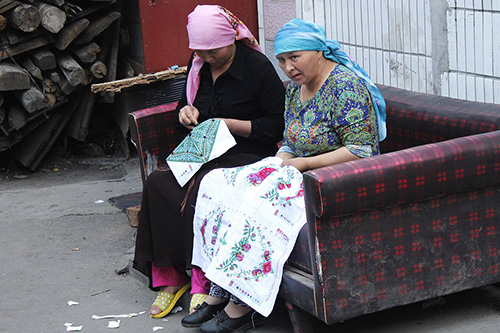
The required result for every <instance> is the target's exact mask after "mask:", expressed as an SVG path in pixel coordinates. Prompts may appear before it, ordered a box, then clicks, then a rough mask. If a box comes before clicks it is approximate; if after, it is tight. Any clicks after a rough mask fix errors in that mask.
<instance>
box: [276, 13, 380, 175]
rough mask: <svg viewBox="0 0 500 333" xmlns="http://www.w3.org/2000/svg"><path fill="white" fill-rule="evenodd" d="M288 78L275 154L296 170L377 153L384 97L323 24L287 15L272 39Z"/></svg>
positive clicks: (277, 56) (304, 169)
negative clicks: (329, 36) (280, 142)
mask: <svg viewBox="0 0 500 333" xmlns="http://www.w3.org/2000/svg"><path fill="white" fill-rule="evenodd" d="M274 49H275V54H276V58H277V59H278V61H279V65H280V67H281V69H282V70H283V72H284V73H285V74H286V75H287V76H288V77H289V78H290V80H291V81H292V82H291V83H290V84H289V85H288V87H287V92H286V102H285V135H284V142H283V145H282V147H281V148H280V150H279V152H278V156H279V157H281V158H282V159H284V163H283V164H284V165H292V166H294V167H296V168H297V169H299V170H300V171H306V170H310V169H314V168H318V167H322V166H327V165H331V164H336V163H341V162H346V161H350V160H354V159H357V158H365V157H369V156H373V155H378V154H379V153H380V152H379V141H381V140H383V139H384V138H385V135H386V127H385V102H384V99H383V97H382V95H381V94H380V91H379V90H378V88H377V87H376V86H375V84H373V82H372V81H371V80H370V78H369V76H368V74H366V72H365V71H364V70H363V68H361V67H360V66H359V65H358V64H357V63H356V62H355V61H354V60H352V59H351V58H350V57H349V56H348V55H347V54H346V53H345V52H344V51H343V50H342V48H341V47H340V45H339V43H338V42H336V41H333V40H327V39H326V36H325V31H324V29H323V28H322V27H321V26H319V25H317V24H315V23H313V22H309V21H305V20H302V19H293V20H291V21H290V22H288V23H286V24H285V25H283V27H282V28H281V29H280V30H279V32H278V34H277V35H276V38H275V41H274Z"/></svg>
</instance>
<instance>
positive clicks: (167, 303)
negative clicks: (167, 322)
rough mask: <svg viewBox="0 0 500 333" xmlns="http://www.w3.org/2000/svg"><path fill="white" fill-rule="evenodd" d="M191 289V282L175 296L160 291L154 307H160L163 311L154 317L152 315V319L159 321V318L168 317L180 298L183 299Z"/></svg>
mask: <svg viewBox="0 0 500 333" xmlns="http://www.w3.org/2000/svg"><path fill="white" fill-rule="evenodd" d="M189 287H191V282H188V283H187V284H186V285H185V286H183V287H182V288H181V289H179V290H178V291H177V292H176V293H175V295H173V294H171V293H167V292H165V291H160V292H159V293H158V296H156V299H155V301H154V303H153V305H156V306H157V307H159V308H160V309H161V312H160V313H158V314H155V315H153V314H152V315H150V316H151V318H154V319H159V318H163V317H165V316H166V315H168V314H169V313H170V311H172V309H173V308H174V306H175V303H177V301H178V300H179V298H181V296H182V295H183V294H184V293H185V292H186V290H188V289H189Z"/></svg>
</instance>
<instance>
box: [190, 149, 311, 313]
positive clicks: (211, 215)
mask: <svg viewBox="0 0 500 333" xmlns="http://www.w3.org/2000/svg"><path fill="white" fill-rule="evenodd" d="M281 163H282V160H281V159H280V158H277V157H269V158H265V159H263V160H261V161H259V162H256V163H253V164H250V165H247V166H243V167H237V168H228V169H215V170H213V171H211V172H210V173H208V174H207V175H206V176H205V177H203V180H202V181H201V184H200V189H199V191H198V198H197V201H196V207H195V216H194V223H193V231H194V246H193V260H192V263H193V265H196V266H199V267H201V269H202V270H203V271H204V272H205V273H206V276H207V278H209V279H210V280H211V281H213V282H215V283H216V284H218V285H219V286H221V287H222V288H224V289H226V290H227V291H229V292H231V293H232V294H233V295H235V296H237V297H238V298H239V299H241V300H242V301H244V302H245V303H246V304H248V305H249V306H250V307H252V308H253V309H254V310H256V311H258V312H259V313H260V314H262V315H264V316H268V315H269V314H270V313H271V311H272V309H273V306H274V302H275V300H276V297H277V294H278V291H279V286H280V283H281V278H282V276H283V265H284V264H285V262H286V260H287V259H288V256H289V255H290V253H291V251H292V249H293V247H294V244H295V241H296V239H297V236H298V234H299V232H300V229H301V228H302V226H303V225H304V224H305V222H306V217H305V210H304V195H303V194H304V191H303V187H302V173H300V172H299V171H298V170H297V169H295V168H294V167H290V166H285V167H281V166H280V165H281Z"/></svg>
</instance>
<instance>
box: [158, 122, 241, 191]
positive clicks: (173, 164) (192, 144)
mask: <svg viewBox="0 0 500 333" xmlns="http://www.w3.org/2000/svg"><path fill="white" fill-rule="evenodd" d="M234 145H236V141H235V139H234V137H233V136H232V135H231V132H229V129H228V128H227V125H226V123H225V122H224V121H223V120H220V119H208V120H205V121H204V122H202V123H200V124H198V125H197V126H196V127H195V128H193V130H192V131H191V133H189V134H188V135H187V136H186V137H185V138H184V140H182V141H181V143H179V145H178V146H177V147H176V148H175V149H174V151H172V153H171V154H170V155H169V156H168V157H167V164H168V166H169V167H170V169H171V170H172V173H173V174H174V176H175V179H177V182H178V183H179V185H180V186H181V187H182V186H184V185H185V184H186V183H187V182H188V181H189V179H191V177H193V176H194V174H195V173H196V171H198V170H199V169H200V168H201V166H202V165H203V164H204V163H207V162H208V161H211V160H213V159H214V158H217V157H219V156H221V155H222V154H224V153H225V152H226V151H228V150H229V148H231V147H233V146H234Z"/></svg>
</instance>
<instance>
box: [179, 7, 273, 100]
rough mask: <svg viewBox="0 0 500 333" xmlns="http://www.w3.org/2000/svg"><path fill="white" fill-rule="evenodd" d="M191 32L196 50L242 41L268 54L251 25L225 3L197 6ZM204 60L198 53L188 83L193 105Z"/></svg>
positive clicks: (191, 46)
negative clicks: (228, 8)
mask: <svg viewBox="0 0 500 333" xmlns="http://www.w3.org/2000/svg"><path fill="white" fill-rule="evenodd" d="M187 31H188V36H189V48H190V49H192V50H213V49H218V48H221V47H225V46H228V45H231V44H233V43H234V42H235V41H237V40H241V41H242V42H243V43H244V44H245V45H246V46H247V47H250V48H253V49H256V50H257V51H259V52H261V53H264V52H262V49H261V48H260V46H259V43H258V42H257V39H255V37H254V36H253V35H252V33H251V32H250V30H249V29H248V28H247V26H246V25H245V24H244V23H243V22H241V21H240V20H239V19H238V18H237V17H236V16H235V15H234V14H233V13H231V12H230V11H229V10H227V9H226V8H224V7H222V6H218V5H198V6H196V8H195V9H194V11H193V12H192V13H191V14H189V15H188V24H187ZM204 63H205V61H204V60H203V59H202V58H200V57H198V56H196V54H195V56H194V58H193V64H192V67H191V69H190V71H189V74H188V77H187V82H186V94H187V102H188V104H189V105H193V102H194V99H195V97H196V92H197V91H198V87H199V86H200V70H201V67H202V66H203V64H204Z"/></svg>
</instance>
